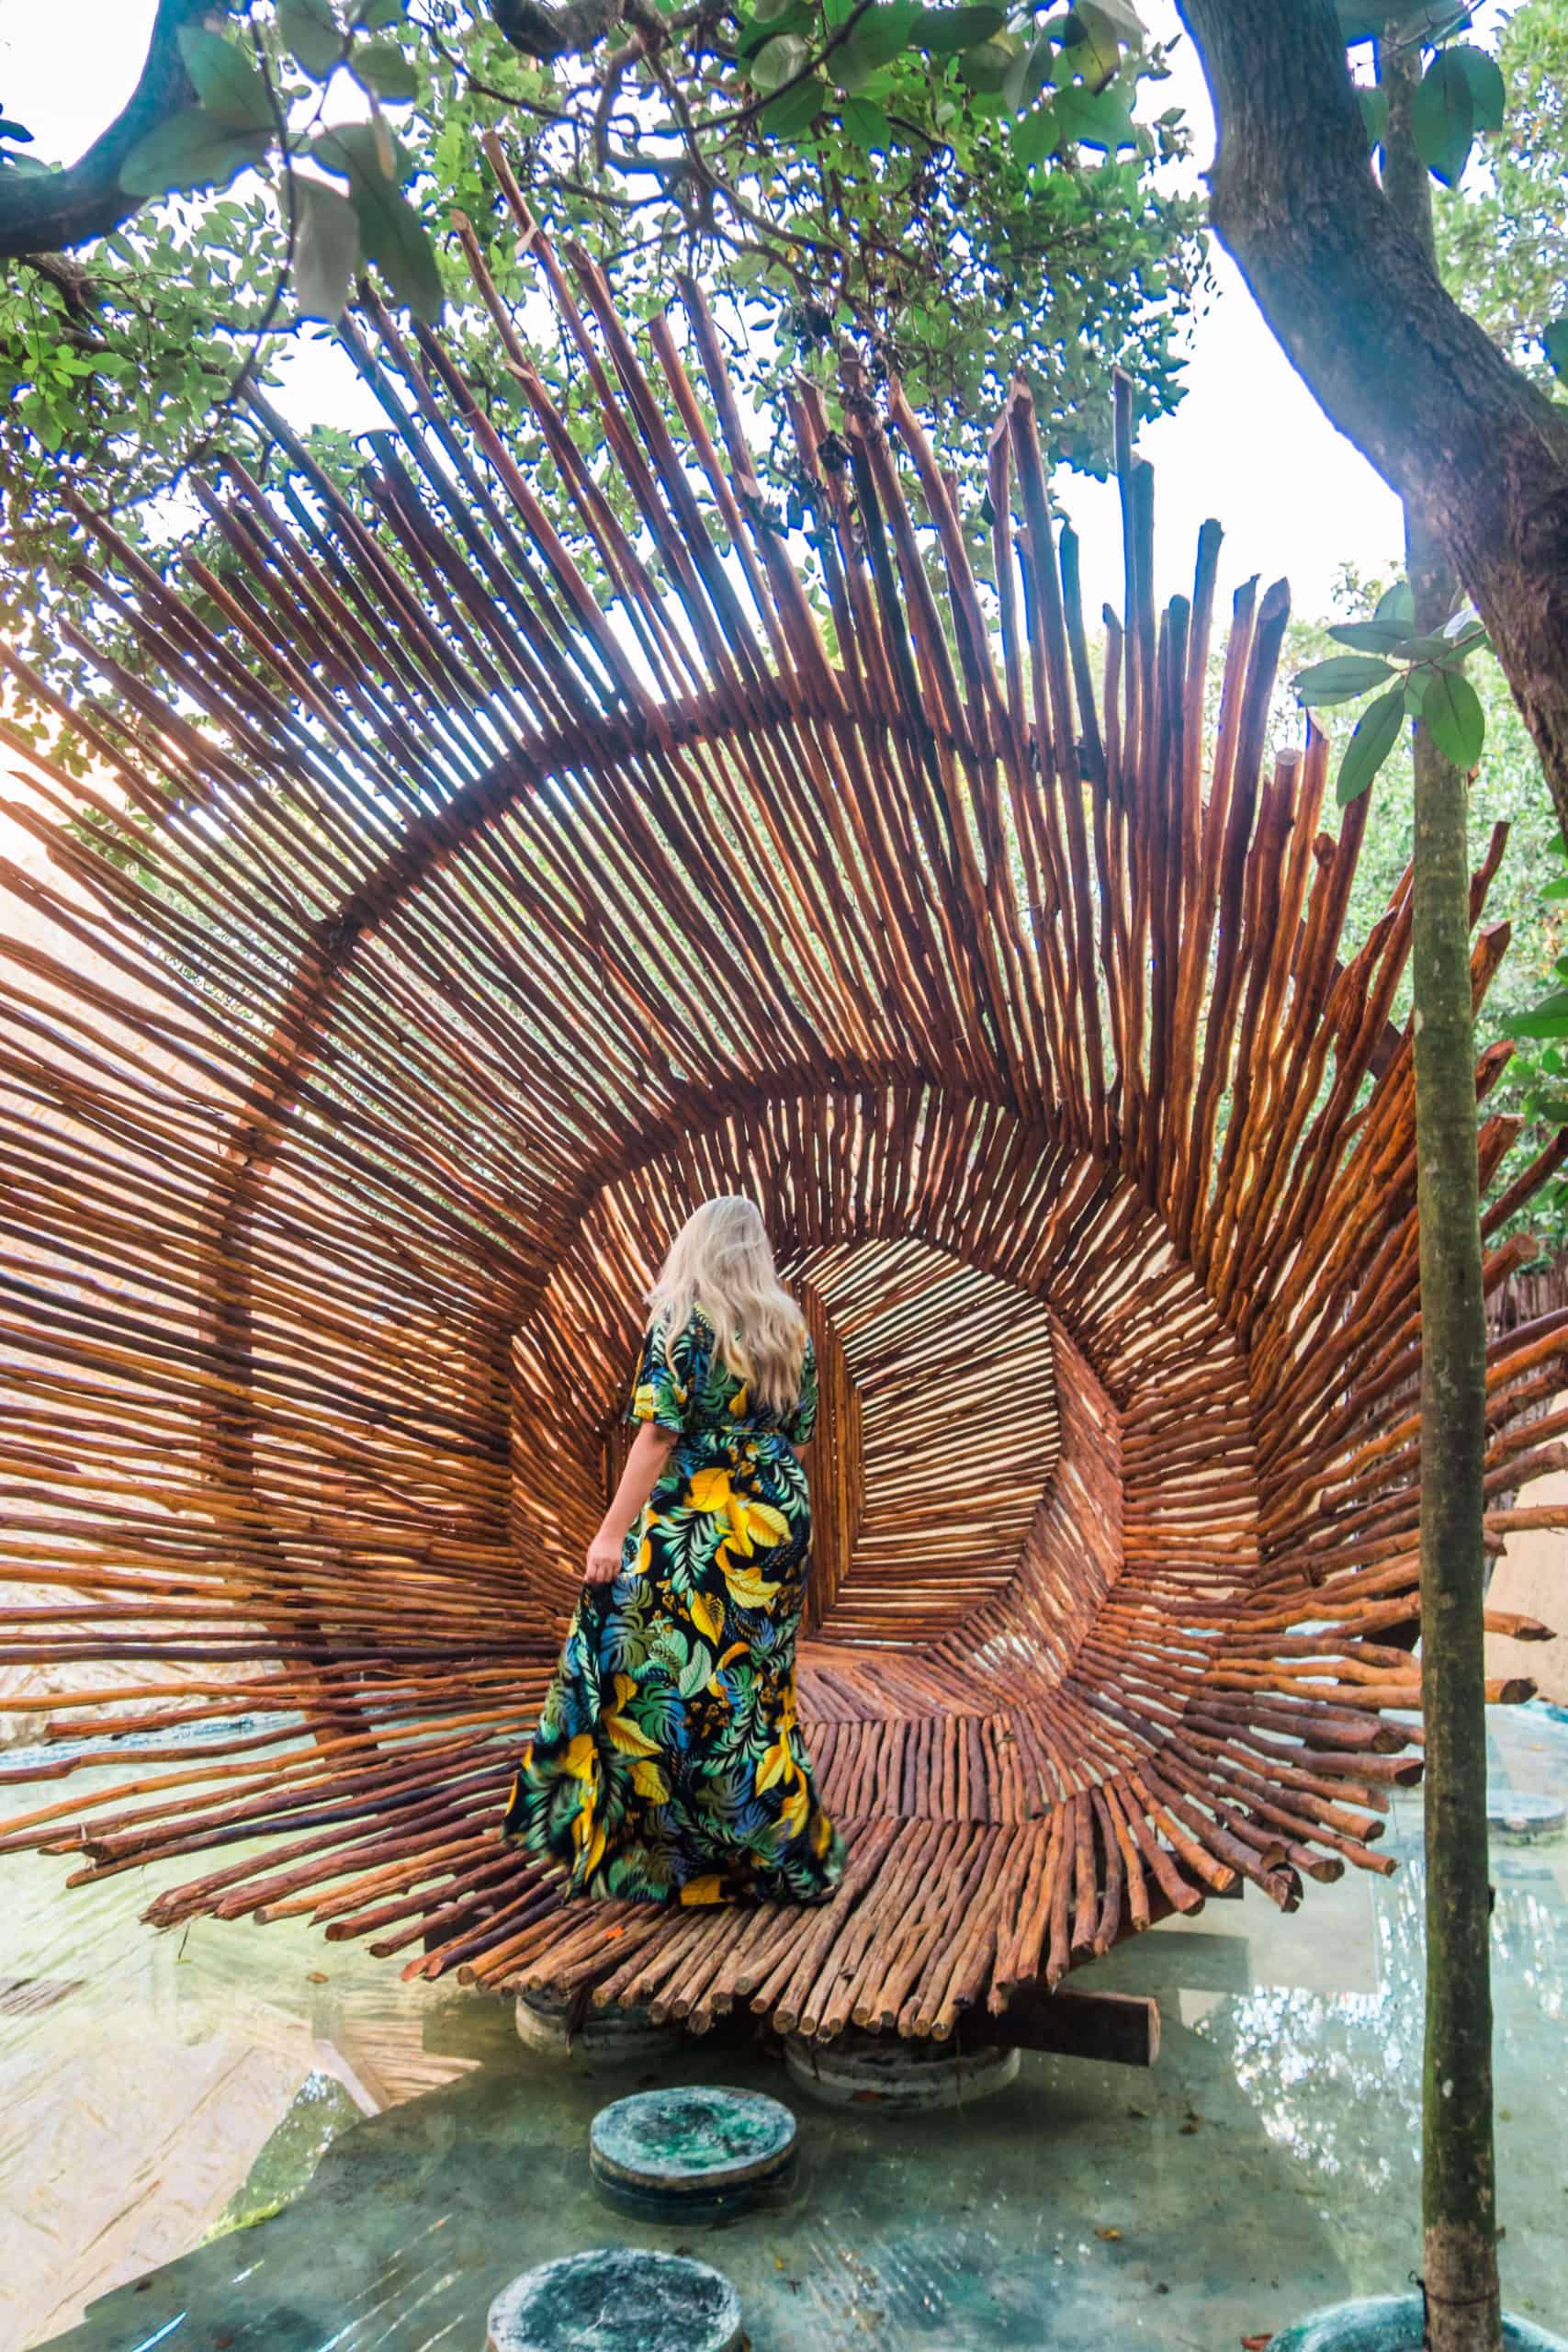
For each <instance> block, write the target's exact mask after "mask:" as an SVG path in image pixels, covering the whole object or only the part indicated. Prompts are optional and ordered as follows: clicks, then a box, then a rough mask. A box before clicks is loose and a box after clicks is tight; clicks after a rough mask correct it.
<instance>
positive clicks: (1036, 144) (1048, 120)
mask: <svg viewBox="0 0 1568 2352" xmlns="http://www.w3.org/2000/svg"><path fill="white" fill-rule="evenodd" d="M1061 143H1062V133H1061V130H1060V127H1059V126H1058V124H1057V121H1056V115H1055V108H1054V107H1049V106H1044V107H1034V109H1033V110H1032V113H1029V114H1023V115H1020V117H1019V119H1018V120H1017V121H1016V122H1015V123H1014V124H1013V127H1012V140H1011V145H1012V152H1013V153H1014V154H1015V155H1016V156H1017V158H1018V160H1019V162H1020V163H1021V164H1023V165H1024V167H1025V169H1026V170H1032V168H1033V167H1034V165H1035V164H1043V162H1044V161H1045V158H1046V157H1047V155H1054V154H1055V152H1056V150H1057V148H1058V147H1059V146H1060V145H1061Z"/></svg>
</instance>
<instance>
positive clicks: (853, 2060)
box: [784, 2030, 1020, 2115]
mask: <svg viewBox="0 0 1568 2352" xmlns="http://www.w3.org/2000/svg"><path fill="white" fill-rule="evenodd" d="M784 2064H785V2065H786V2066H787V2068H788V2069H789V2075H790V2080H791V2081H792V2082H794V2083H796V2084H798V2086H799V2087H800V2088H801V2089H802V2090H803V2091H804V2092H805V2093H806V2094H807V2098H814V2099H816V2100H817V2101H818V2105H819V2106H822V2107H876V2108H881V2109H883V2110H884V2111H885V2112H886V2113H887V2114H890V2115H918V2114H922V2113H931V2112H932V2111H934V2110H935V2109H940V2108H949V2107H968V2106H970V2105H971V2104H972V2103H973V2102H974V2101H975V2100H976V2099H977V2098H989V2097H990V2095H991V2093H992V2092H993V2091H1004V2090H1006V2089H1007V2087H1008V2085H1009V2084H1010V2083H1012V2082H1016V2081H1017V2079H1018V2070H1019V2065H1020V2052H1018V2051H1016V2050H1010V2049H1005V2048H1000V2047H994V2046H988V2047H987V2048H985V2049H981V2050H960V2049H959V2048H958V2047H957V2045H956V2044H955V2043H953V2042H952V2041H908V2040H906V2039H905V2038H904V2036H902V2035H901V2034H897V2033H861V2032H857V2031H855V2030H851V2031H850V2032H848V2033H843V2034H840V2035H839V2036H838V2038H837V2039H836V2040H835V2041H803V2040H802V2038H801V2037H800V2036H799V2035H798V2034H790V2035H789V2036H788V2037H787V2038H786V2040H785V2041H784Z"/></svg>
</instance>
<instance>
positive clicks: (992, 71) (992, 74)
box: [958, 40, 1013, 96]
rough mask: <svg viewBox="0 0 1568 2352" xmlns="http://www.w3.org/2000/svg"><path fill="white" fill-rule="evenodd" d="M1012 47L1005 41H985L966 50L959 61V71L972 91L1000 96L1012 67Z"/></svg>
mask: <svg viewBox="0 0 1568 2352" xmlns="http://www.w3.org/2000/svg"><path fill="white" fill-rule="evenodd" d="M1012 60H1013V52H1012V48H1011V45H1010V43H1009V42H1007V41H1005V40H983V41H979V42H977V43H976V46H975V47H974V48H973V49H966V50H965V51H964V54H963V56H962V57H961V58H960V59H959V61H958V70H959V72H960V73H961V74H963V76H964V80H965V81H966V82H967V83H968V85H969V87H970V88H971V89H972V90H979V91H983V92H989V93H991V94H993V95H996V96H999V95H1000V92H1001V86H1002V84H1003V83H1004V82H1005V81H1006V79H1007V74H1008V68H1009V67H1010V65H1011V63H1012Z"/></svg>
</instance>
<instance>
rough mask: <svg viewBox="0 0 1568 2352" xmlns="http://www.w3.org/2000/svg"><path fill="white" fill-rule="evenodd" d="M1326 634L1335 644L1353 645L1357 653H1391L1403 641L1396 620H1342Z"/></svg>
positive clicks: (1400, 628)
mask: <svg viewBox="0 0 1568 2352" xmlns="http://www.w3.org/2000/svg"><path fill="white" fill-rule="evenodd" d="M1328 634H1329V636H1330V637H1331V638H1332V639H1334V642H1335V643H1336V645H1350V646H1354V648H1355V650H1356V651H1357V652H1358V653H1393V652H1395V651H1397V650H1398V649H1399V647H1400V646H1402V645H1403V644H1404V629H1403V628H1402V627H1401V626H1400V624H1399V622H1398V621H1375V620H1374V621H1342V622H1341V623H1340V625H1339V627H1338V628H1331V629H1330V630H1329V632H1328Z"/></svg>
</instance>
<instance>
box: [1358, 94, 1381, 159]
mask: <svg viewBox="0 0 1568 2352" xmlns="http://www.w3.org/2000/svg"><path fill="white" fill-rule="evenodd" d="M1356 96H1358V98H1359V100H1360V102H1361V120H1362V121H1363V122H1364V123H1365V124H1366V126H1367V144H1368V146H1369V147H1381V146H1382V137H1383V132H1384V131H1385V130H1387V129H1388V97H1387V95H1386V93H1385V92H1383V91H1382V90H1358V91H1357V93H1356Z"/></svg>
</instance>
